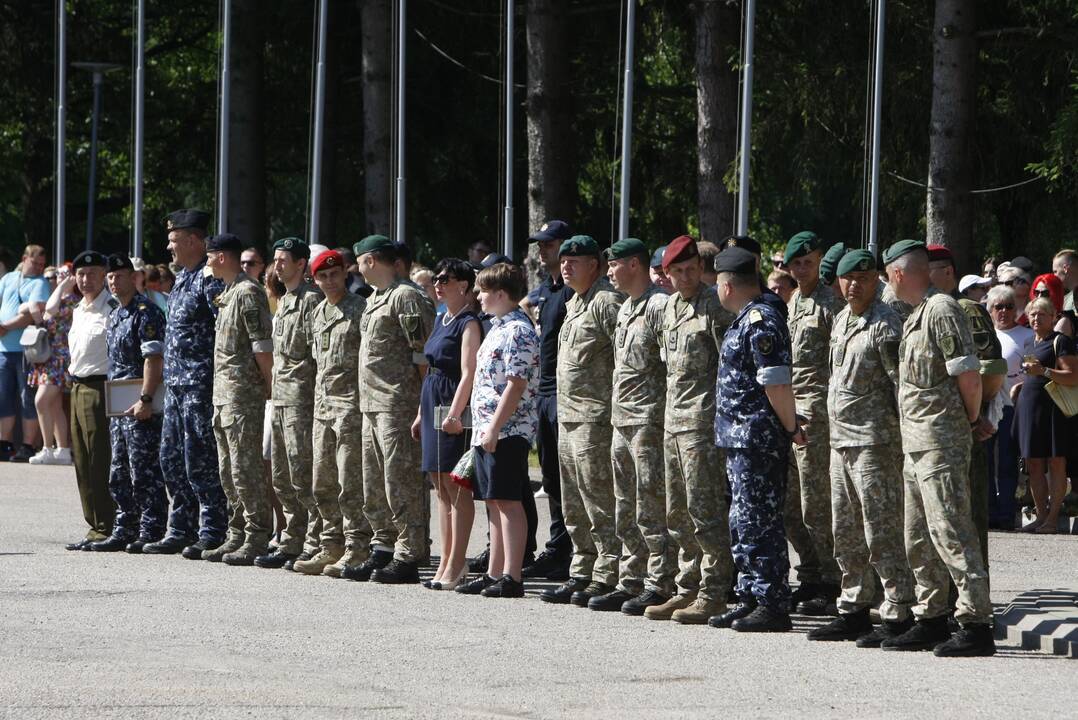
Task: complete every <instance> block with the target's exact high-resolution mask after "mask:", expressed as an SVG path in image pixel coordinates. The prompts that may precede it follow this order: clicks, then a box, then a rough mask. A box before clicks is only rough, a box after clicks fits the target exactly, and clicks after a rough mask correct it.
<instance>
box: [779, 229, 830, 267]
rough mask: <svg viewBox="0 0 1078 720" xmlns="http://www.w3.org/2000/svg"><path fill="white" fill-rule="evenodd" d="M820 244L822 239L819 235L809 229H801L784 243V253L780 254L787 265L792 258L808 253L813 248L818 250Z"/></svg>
mask: <svg viewBox="0 0 1078 720" xmlns="http://www.w3.org/2000/svg"><path fill="white" fill-rule="evenodd" d="M822 245H823V240H821V239H820V236H819V235H817V234H816V233H814V232H812V231H811V230H802V231H801V232H799V233H797V234H796V235H794V236H793V237H792V238H790V241H789V242H788V243H786V254H785V255H783V256H782V261H783V262H784V263H786V264H787V265H789V264H790V261H791V260H793V259H794V258H797V257H801V256H802V255H808V254H809V253H810V252H812V251H813V250H819V249H820V247H821V246H822Z"/></svg>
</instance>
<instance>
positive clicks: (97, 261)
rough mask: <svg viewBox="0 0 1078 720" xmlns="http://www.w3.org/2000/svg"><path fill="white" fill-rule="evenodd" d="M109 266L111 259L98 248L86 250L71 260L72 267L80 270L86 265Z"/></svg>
mask: <svg viewBox="0 0 1078 720" xmlns="http://www.w3.org/2000/svg"><path fill="white" fill-rule="evenodd" d="M108 266H109V259H108V258H107V257H105V256H104V255H102V254H101V253H99V252H97V251H96V250H84V251H82V252H80V253H79V254H78V255H76V256H75V259H74V260H72V261H71V269H72V270H78V269H79V268H84V267H101V268H107V267H108Z"/></svg>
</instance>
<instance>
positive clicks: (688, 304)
mask: <svg viewBox="0 0 1078 720" xmlns="http://www.w3.org/2000/svg"><path fill="white" fill-rule="evenodd" d="M732 321H733V316H732V315H731V314H730V313H729V312H727V311H726V310H724V309H723V307H722V304H721V303H720V302H719V296H718V295H717V294H716V293H715V288H713V287H708V286H705V285H701V286H700V290H699V291H698V292H697V293H696V295H694V296H693V297H692V298H690V299H688V300H686V299H685V298H683V297H682V296H681V293H674V294H672V295H670V296H669V297H668V298H667V300H666V307H665V308H664V309H663V351H662V359H663V361H664V362H665V363H666V417H665V419H666V422H665V426H666V430H668V431H669V432H684V431H687V430H710V429H711V428H712V427H713V425H714V423H715V382H716V378H717V374H718V368H719V349H720V348H721V347H722V338H723V335H725V334H726V328H728V327H729V326H730V323H731V322H732Z"/></svg>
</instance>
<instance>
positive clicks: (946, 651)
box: [932, 623, 996, 657]
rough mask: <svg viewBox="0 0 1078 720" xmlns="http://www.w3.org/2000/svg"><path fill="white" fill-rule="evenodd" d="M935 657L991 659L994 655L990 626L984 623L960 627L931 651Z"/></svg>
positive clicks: (994, 648)
mask: <svg viewBox="0 0 1078 720" xmlns="http://www.w3.org/2000/svg"><path fill="white" fill-rule="evenodd" d="M932 654H933V655H935V656H936V657H991V656H992V655H995V654H996V640H995V638H993V637H992V626H991V625H987V624H985V623H970V624H969V625H962V626H961V627H960V628H959V630H958V632H956V633H955V634H954V635H952V636H951V639H950V640H948V641H947V642H945V643H941V644H939V645H937V646H936V648H935V649H934V650H933V651H932Z"/></svg>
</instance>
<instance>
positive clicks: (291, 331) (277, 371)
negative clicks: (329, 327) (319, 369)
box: [273, 282, 359, 407]
mask: <svg viewBox="0 0 1078 720" xmlns="http://www.w3.org/2000/svg"><path fill="white" fill-rule="evenodd" d="M322 299H323V297H322V292H321V291H320V290H319V289H318V288H316V287H315V286H314V285H311V284H310V283H306V282H304V283H300V285H299V287H297V288H296V289H295V290H289V291H288V292H287V293H285V295H284V297H282V298H281V299H280V300H279V301H278V302H277V314H276V315H275V316H274V319H273V404H274V405H275V406H276V407H306V406H310V404H311V403H313V402H314V373H315V364H314V357H312V355H311V346H310V335H311V315H312V313H313V312H314V309H315V308H316V307H318V304H319V303H320V302H322ZM356 352H357V354H358V352H359V348H356Z"/></svg>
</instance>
